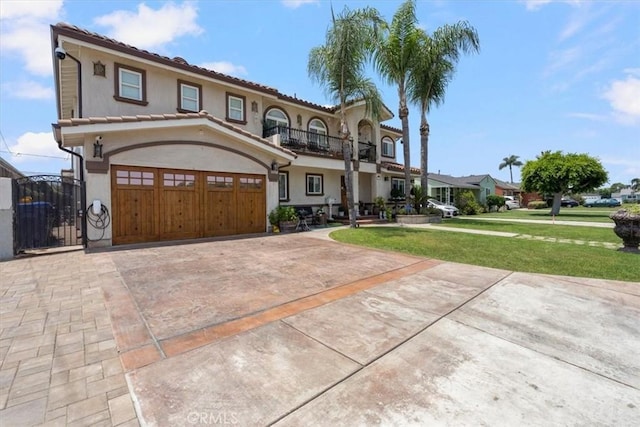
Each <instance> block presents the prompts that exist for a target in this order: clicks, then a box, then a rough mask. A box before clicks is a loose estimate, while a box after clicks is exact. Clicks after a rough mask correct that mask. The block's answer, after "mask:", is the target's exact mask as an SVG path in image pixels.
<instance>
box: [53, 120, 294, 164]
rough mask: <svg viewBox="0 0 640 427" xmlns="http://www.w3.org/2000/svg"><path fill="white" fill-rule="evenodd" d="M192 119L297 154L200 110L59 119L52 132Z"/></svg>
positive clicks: (290, 153) (287, 152) (291, 154)
mask: <svg viewBox="0 0 640 427" xmlns="http://www.w3.org/2000/svg"><path fill="white" fill-rule="evenodd" d="M192 119H206V120H209V121H210V122H212V123H215V124H216V125H218V126H220V127H223V128H225V129H228V130H230V131H232V132H235V133H237V134H239V135H242V136H244V137H246V138H249V139H251V140H253V141H257V142H259V143H261V144H263V145H266V146H267V147H270V148H274V149H277V150H279V151H282V152H283V153H285V154H287V155H289V156H292V157H293V158H297V157H298V156H297V154H296V153H294V152H293V151H291V150H288V149H286V148H283V147H280V146H278V145H275V144H273V143H271V141H269V140H267V139H264V138H260V137H259V136H257V135H255V134H253V133H251V132H247V131H246V130H244V129H242V128H239V127H237V126H233V125H232V124H229V123H227V122H225V121H223V120H221V119H219V118H217V117H214V116H212V115H211V114H209V113H208V112H207V111H205V110H202V111H200V112H199V113H172V114H145V115H136V116H107V117H82V118H80V117H75V118H72V119H61V120H58V123H57V124H54V125H53V127H54V130H59V129H63V128H70V127H75V126H82V125H95V124H114V123H140V122H152V121H169V120H192Z"/></svg>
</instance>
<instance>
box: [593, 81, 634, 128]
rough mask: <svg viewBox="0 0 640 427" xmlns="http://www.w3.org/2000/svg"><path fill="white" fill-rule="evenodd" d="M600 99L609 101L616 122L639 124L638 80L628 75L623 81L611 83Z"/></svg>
mask: <svg viewBox="0 0 640 427" xmlns="http://www.w3.org/2000/svg"><path fill="white" fill-rule="evenodd" d="M602 97H603V98H604V99H606V100H607V101H609V103H610V104H611V108H613V114H614V115H615V117H616V118H617V119H618V121H620V122H621V123H624V124H634V123H640V78H637V77H635V76H633V75H628V76H627V78H626V79H625V80H616V81H613V82H612V83H611V85H610V86H609V88H608V89H607V90H606V91H605V92H604V93H603V94H602Z"/></svg>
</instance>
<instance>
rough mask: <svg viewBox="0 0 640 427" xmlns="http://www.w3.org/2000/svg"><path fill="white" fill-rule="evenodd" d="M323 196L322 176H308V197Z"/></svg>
mask: <svg viewBox="0 0 640 427" xmlns="http://www.w3.org/2000/svg"><path fill="white" fill-rule="evenodd" d="M322 194H323V189H322V175H315V174H309V173H308V174H307V195H308V196H321V195H322Z"/></svg>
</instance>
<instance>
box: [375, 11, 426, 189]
mask: <svg viewBox="0 0 640 427" xmlns="http://www.w3.org/2000/svg"><path fill="white" fill-rule="evenodd" d="M417 23H418V20H417V18H416V3H415V0H407V1H405V2H404V3H403V4H402V5H400V8H399V9H398V10H397V11H396V13H395V15H393V19H392V21H391V25H389V31H388V32H387V33H386V37H384V38H383V39H382V40H381V43H380V45H379V46H378V47H377V49H376V53H375V61H374V63H375V67H376V70H377V71H378V73H380V75H381V76H382V78H383V79H385V80H386V82H387V83H388V84H390V85H395V86H397V88H398V99H399V106H398V116H399V117H400V121H401V122H402V143H403V145H404V150H403V151H404V166H405V168H404V180H405V185H404V190H405V197H406V198H407V200H408V199H409V197H410V191H411V167H410V166H411V152H410V146H411V144H410V143H409V108H408V105H407V82H408V80H409V73H410V72H411V66H412V61H413V59H414V57H415V55H416V50H417V49H418V41H419V39H420V36H421V34H422V33H423V31H422V30H421V29H420V28H418V27H417Z"/></svg>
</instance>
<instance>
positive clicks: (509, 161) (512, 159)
mask: <svg viewBox="0 0 640 427" xmlns="http://www.w3.org/2000/svg"><path fill="white" fill-rule="evenodd" d="M518 158H520V156H515V155H513V154H512V155H510V156H509V157H505V158H504V159H502V163H500V165H499V166H498V169H500V170H502V169H504V168H506V167H508V168H509V175H510V176H511V183H512V184H513V169H512V167H513V166H522V164H523V163H522V162H521V161H520V160H518Z"/></svg>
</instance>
